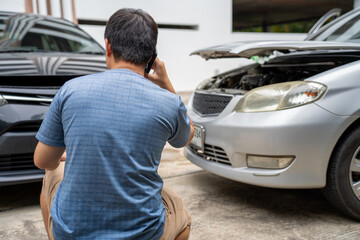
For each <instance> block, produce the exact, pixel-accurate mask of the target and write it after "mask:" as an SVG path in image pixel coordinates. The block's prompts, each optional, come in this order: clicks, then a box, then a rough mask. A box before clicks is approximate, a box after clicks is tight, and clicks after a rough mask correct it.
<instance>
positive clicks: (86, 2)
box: [76, 0, 305, 91]
mask: <svg viewBox="0 0 360 240" xmlns="http://www.w3.org/2000/svg"><path fill="white" fill-rule="evenodd" d="M85 6H86V7H85ZM123 7H131V8H141V9H143V10H145V11H147V12H148V13H149V14H150V15H152V16H153V18H154V19H155V21H156V22H158V23H162V24H183V25H184V24H188V25H198V26H199V29H198V30H179V29H159V39H158V47H157V50H158V56H159V58H160V59H162V60H164V61H165V64H166V67H167V70H168V74H169V76H170V78H171V80H172V82H173V85H174V87H175V89H176V90H177V91H187V90H193V89H194V88H195V87H196V86H197V85H198V84H199V83H200V82H201V81H202V80H204V79H206V78H209V77H211V76H212V75H214V74H215V73H219V72H222V71H225V70H229V69H232V68H234V67H237V66H239V65H240V64H243V63H244V61H243V60H241V59H221V60H209V61H205V60H203V59H202V58H200V57H199V56H189V54H190V53H191V52H192V51H194V50H197V49H201V48H205V47H208V46H212V45H217V44H222V43H227V42H233V41H243V40H246V41H247V40H270V39H271V40H275V39H283V40H285V39H286V40H299V39H303V38H304V37H305V35H304V34H283V33H277V34H276V33H232V0H221V1H219V0H196V1H194V0H182V1H179V0H152V1H148V0H137V1H133V0H122V1H116V0H102V1H101V5H99V1H96V0H76V11H77V17H78V18H79V19H81V18H83V19H98V20H103V19H108V18H109V17H110V16H111V15H112V14H113V13H114V12H115V11H116V10H118V9H120V8H123ZM81 27H82V28H83V29H84V30H86V31H87V32H89V33H90V34H91V35H92V36H94V37H95V39H96V40H97V41H98V42H100V43H101V44H103V41H104V40H103V32H104V29H105V27H97V26H85V25H82V26H81Z"/></svg>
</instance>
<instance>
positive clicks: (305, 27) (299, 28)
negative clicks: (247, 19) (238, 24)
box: [234, 19, 317, 33]
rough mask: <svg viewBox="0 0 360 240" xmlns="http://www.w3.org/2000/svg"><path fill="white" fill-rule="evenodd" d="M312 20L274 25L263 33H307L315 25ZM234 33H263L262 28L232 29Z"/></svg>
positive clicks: (314, 21)
mask: <svg viewBox="0 0 360 240" xmlns="http://www.w3.org/2000/svg"><path fill="white" fill-rule="evenodd" d="M316 21H317V20H316V19H314V20H306V21H298V22H291V23H282V24H274V25H269V26H267V27H266V31H265V32H275V33H307V32H308V31H309V30H310V29H311V27H312V26H313V25H314V24H315V23H316ZM234 32H264V31H263V28H262V27H249V28H242V29H234Z"/></svg>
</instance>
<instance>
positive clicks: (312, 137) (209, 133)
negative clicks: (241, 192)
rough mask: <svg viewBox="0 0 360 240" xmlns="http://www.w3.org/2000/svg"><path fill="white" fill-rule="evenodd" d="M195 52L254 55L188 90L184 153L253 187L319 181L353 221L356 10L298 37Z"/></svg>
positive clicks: (359, 208)
mask: <svg viewBox="0 0 360 240" xmlns="http://www.w3.org/2000/svg"><path fill="white" fill-rule="evenodd" d="M193 54H196V55H200V56H201V57H203V58H205V59H216V58H234V57H236V58H241V57H246V58H252V59H253V60H255V62H254V63H253V64H250V65H247V66H244V67H240V68H238V69H235V70H232V71H229V72H225V73H222V74H219V75H216V76H214V77H212V78H211V79H208V80H205V81H204V82H202V83H201V84H200V85H199V86H198V87H197V89H196V90H195V92H194V93H193V95H192V97H191V99H190V101H189V104H188V111H189V115H190V117H191V119H192V120H193V122H194V124H195V130H196V131H195V137H194V139H193V141H192V143H191V145H190V146H188V147H187V148H186V149H185V155H186V157H187V158H188V159H189V160H190V161H191V162H193V163H194V164H196V165H198V166H200V167H202V168H204V169H206V170H208V171H210V172H212V173H215V174H217V175H220V176H223V177H226V178H229V179H233V180H235V181H239V182H243V183H248V184H253V185H258V186H264V187H273V188H323V190H324V193H325V196H326V197H327V198H328V200H329V201H330V202H331V203H332V204H334V205H335V206H336V207H337V208H338V209H340V210H341V211H343V212H344V213H346V214H347V215H349V216H351V217H353V218H355V219H358V220H360V118H359V117H360V10H353V11H351V12H349V13H347V14H345V15H343V16H341V17H339V18H337V19H336V20H334V21H332V22H330V23H328V24H326V25H325V26H323V27H321V28H318V29H316V31H313V32H311V33H310V34H309V35H308V39H307V40H305V41H287V42H285V41H266V42H238V43H233V44H228V45H222V46H216V47H211V48H207V49H203V50H199V51H196V52H194V53H193Z"/></svg>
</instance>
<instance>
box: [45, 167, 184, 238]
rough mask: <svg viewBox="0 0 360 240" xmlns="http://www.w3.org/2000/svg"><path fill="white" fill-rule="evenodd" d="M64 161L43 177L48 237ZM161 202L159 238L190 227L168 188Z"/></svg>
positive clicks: (180, 203) (176, 198)
mask: <svg viewBox="0 0 360 240" xmlns="http://www.w3.org/2000/svg"><path fill="white" fill-rule="evenodd" d="M64 165H65V163H64V162H61V163H60V165H59V167H58V168H57V169H55V170H54V171H47V172H46V174H45V176H44V179H43V187H42V194H43V196H44V197H45V201H46V204H47V207H48V211H49V219H48V229H47V230H48V233H49V235H50V239H54V236H53V231H52V227H53V223H52V217H51V214H50V208H51V204H52V202H53V200H54V197H55V193H56V190H57V189H58V187H59V185H60V183H61V181H62V179H63V176H64ZM161 196H162V200H163V204H164V206H165V208H166V213H165V230H164V233H163V235H162V236H161V238H160V239H161V240H172V239H175V237H176V236H177V235H179V234H180V233H181V232H182V231H184V230H185V229H186V228H190V225H191V216H190V214H189V212H188V211H187V210H186V208H185V207H184V205H183V203H182V200H181V198H180V197H179V196H178V195H177V194H176V193H174V192H172V191H171V190H170V189H168V188H165V187H164V188H163V190H162V192H161Z"/></svg>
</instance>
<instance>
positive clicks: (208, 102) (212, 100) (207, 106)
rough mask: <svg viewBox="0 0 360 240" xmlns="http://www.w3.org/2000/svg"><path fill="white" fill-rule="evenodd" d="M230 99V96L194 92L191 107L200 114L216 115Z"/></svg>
mask: <svg viewBox="0 0 360 240" xmlns="http://www.w3.org/2000/svg"><path fill="white" fill-rule="evenodd" d="M231 99H232V97H231V96H224V95H217V94H206V93H198V92H195V95H194V100H193V108H194V109H195V111H196V112H198V113H200V114H201V115H218V114H220V113H221V112H222V111H223V110H224V109H225V107H226V106H227V105H228V103H229V102H230V100H231Z"/></svg>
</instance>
